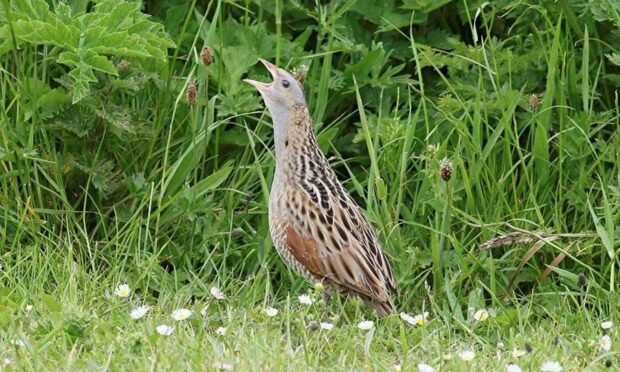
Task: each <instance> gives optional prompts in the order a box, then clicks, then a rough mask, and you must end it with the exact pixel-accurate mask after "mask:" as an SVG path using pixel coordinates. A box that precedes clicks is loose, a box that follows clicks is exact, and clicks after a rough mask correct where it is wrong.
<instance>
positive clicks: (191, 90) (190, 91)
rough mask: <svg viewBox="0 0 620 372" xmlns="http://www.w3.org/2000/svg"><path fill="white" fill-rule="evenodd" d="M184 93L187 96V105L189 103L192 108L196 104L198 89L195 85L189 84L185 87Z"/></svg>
mask: <svg viewBox="0 0 620 372" xmlns="http://www.w3.org/2000/svg"><path fill="white" fill-rule="evenodd" d="M185 93H186V94H187V103H189V104H190V105H191V106H194V105H195V104H196V97H197V96H198V89H196V84H194V83H189V85H188V86H187V91H186V92H185Z"/></svg>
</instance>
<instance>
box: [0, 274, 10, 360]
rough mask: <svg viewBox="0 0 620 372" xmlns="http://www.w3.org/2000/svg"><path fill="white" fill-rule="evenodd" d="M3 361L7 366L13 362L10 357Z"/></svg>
mask: <svg viewBox="0 0 620 372" xmlns="http://www.w3.org/2000/svg"><path fill="white" fill-rule="evenodd" d="M0 266H2V265H0ZM2 363H3V364H4V365H5V366H8V365H9V364H11V363H12V361H11V359H9V358H4V359H2Z"/></svg>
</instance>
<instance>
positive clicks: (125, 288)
mask: <svg viewBox="0 0 620 372" xmlns="http://www.w3.org/2000/svg"><path fill="white" fill-rule="evenodd" d="M130 293H131V288H129V285H127V284H121V285H119V286H118V287H116V290H115V291H114V294H115V295H117V296H118V297H123V298H124V297H128V296H129V294H130Z"/></svg>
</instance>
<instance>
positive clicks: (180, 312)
mask: <svg viewBox="0 0 620 372" xmlns="http://www.w3.org/2000/svg"><path fill="white" fill-rule="evenodd" d="M191 315H192V311H191V310H189V309H176V310H175V311H173V312H172V315H171V316H172V319H174V320H185V319H187V318H189V317H190V316H191Z"/></svg>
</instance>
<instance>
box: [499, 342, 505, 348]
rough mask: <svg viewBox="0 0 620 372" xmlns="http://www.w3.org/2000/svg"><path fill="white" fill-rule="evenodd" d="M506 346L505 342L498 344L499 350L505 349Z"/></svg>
mask: <svg viewBox="0 0 620 372" xmlns="http://www.w3.org/2000/svg"><path fill="white" fill-rule="evenodd" d="M504 346H506V345H504V343H503V342H501V341H499V342H498V343H497V348H498V349H503V348H504Z"/></svg>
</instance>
